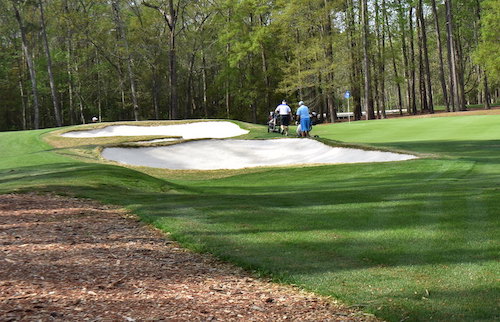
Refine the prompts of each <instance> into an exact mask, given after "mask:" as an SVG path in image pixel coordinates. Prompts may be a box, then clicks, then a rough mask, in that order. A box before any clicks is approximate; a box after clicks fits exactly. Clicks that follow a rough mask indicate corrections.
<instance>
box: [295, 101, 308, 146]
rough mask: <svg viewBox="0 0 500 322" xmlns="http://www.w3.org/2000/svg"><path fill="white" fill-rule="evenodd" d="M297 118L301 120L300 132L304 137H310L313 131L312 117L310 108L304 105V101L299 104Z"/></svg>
mask: <svg viewBox="0 0 500 322" xmlns="http://www.w3.org/2000/svg"><path fill="white" fill-rule="evenodd" d="M296 114H297V116H298V117H299V118H300V131H301V136H302V137H308V136H309V131H310V130H311V117H310V116H309V107H307V106H306V105H304V102H303V101H300V102H299V108H298V109H297V113H296Z"/></svg>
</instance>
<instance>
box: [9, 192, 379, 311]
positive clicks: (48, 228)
mask: <svg viewBox="0 0 500 322" xmlns="http://www.w3.org/2000/svg"><path fill="white" fill-rule="evenodd" d="M0 246H1V247H0V267H1V269H0V320H1V321H33V320H40V321H53V320H59V321H63V320H64V321H152V320H154V321H159V320H168V321H172V320H174V321H216V320H220V321H282V320H295V321H375V318H373V317H372V316H370V315H366V314H363V313H361V312H358V311H356V310H354V309H351V308H347V307H345V306H342V305H339V304H337V303H335V302H334V301H333V300H330V299H325V298H320V297H318V296H315V295H313V294H310V293H306V292H303V291H300V290H299V289H297V288H294V287H291V286H283V285H278V284H274V283H271V282H269V281H265V280H262V279H256V278H254V277H252V276H251V275H250V274H249V273H247V272H245V271H243V270H241V269H239V268H237V267H234V266H232V265H229V264H226V263H221V262H220V261H218V260H216V259H214V258H213V257H211V256H209V255H202V254H196V253H193V252H190V251H187V250H185V249H182V248H180V247H179V245H178V244H176V243H175V242H172V241H170V240H168V239H167V238H166V237H165V235H164V234H162V233H161V232H159V231H158V230H155V229H153V228H151V227H148V226H145V225H144V224H142V223H141V222H139V221H138V220H137V219H136V218H135V217H133V216H131V215H129V214H126V213H124V212H123V211H120V210H119V209H116V208H113V207H108V206H105V205H101V204H98V203H96V202H93V201H87V200H81V199H74V198H67V197H59V196H52V195H49V196H47V195H37V194H25V195H17V194H9V195H0Z"/></svg>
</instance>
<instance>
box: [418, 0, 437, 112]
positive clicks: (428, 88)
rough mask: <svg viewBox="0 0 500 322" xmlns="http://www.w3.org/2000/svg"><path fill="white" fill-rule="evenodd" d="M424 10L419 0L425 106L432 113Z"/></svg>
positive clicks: (432, 103)
mask: <svg viewBox="0 0 500 322" xmlns="http://www.w3.org/2000/svg"><path fill="white" fill-rule="evenodd" d="M423 12H424V10H423V1H422V0H419V20H420V28H421V34H422V49H423V55H424V57H423V58H424V59H423V63H424V72H425V74H424V76H425V83H426V88H427V99H428V102H427V106H428V110H429V112H430V113H434V99H433V95H432V80H431V70H430V64H429V50H428V48H427V28H426V27H425V19H424V13H423Z"/></svg>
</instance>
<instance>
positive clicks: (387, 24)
mask: <svg viewBox="0 0 500 322" xmlns="http://www.w3.org/2000/svg"><path fill="white" fill-rule="evenodd" d="M384 21H385V26H387V27H388V26H389V19H388V17H387V12H385V11H384ZM387 34H388V38H389V48H390V49H391V53H392V55H391V56H392V68H393V70H394V76H395V78H396V89H397V92H398V108H399V115H403V96H402V94H401V84H400V83H399V73H398V68H397V64H396V57H394V56H395V55H394V53H395V52H394V46H393V44H392V34H391V30H390V29H389V28H387Z"/></svg>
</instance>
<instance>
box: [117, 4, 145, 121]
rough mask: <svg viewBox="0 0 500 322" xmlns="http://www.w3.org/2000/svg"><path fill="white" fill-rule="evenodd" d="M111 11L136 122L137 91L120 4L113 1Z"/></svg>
mask: <svg viewBox="0 0 500 322" xmlns="http://www.w3.org/2000/svg"><path fill="white" fill-rule="evenodd" d="M112 7H113V10H114V11H115V17H116V25H117V26H116V27H117V30H118V32H119V35H120V40H121V41H122V42H123V46H124V48H125V55H126V62H127V72H128V76H129V82H130V94H131V96H132V106H133V112H134V119H135V120H136V121H139V120H140V113H139V104H138V102H137V91H136V85H135V75H134V72H133V69H132V56H131V54H130V49H129V45H128V40H127V36H126V34H125V27H124V25H123V20H122V17H121V9H120V4H119V0H114V1H113V3H112Z"/></svg>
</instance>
